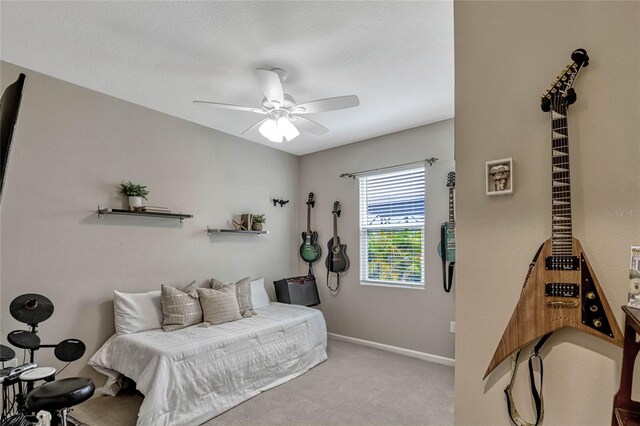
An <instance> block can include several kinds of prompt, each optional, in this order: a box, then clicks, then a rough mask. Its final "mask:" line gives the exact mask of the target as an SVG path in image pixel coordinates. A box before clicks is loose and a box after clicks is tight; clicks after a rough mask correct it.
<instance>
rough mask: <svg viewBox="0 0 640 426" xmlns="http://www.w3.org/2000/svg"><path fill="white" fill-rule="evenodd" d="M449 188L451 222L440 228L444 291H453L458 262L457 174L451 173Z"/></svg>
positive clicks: (439, 250)
mask: <svg viewBox="0 0 640 426" xmlns="http://www.w3.org/2000/svg"><path fill="white" fill-rule="evenodd" d="M447 187H448V188H449V221H447V222H444V223H443V224H442V226H441V227H440V242H439V243H438V254H439V255H440V257H441V258H442V280H443V282H444V291H446V292H447V293H448V292H450V291H451V284H452V283H453V266H454V265H455V262H456V231H455V227H456V221H455V219H454V212H453V191H454V188H455V187H456V173H455V172H449V174H448V175H447ZM447 262H449V280H448V282H447V265H446V263H447Z"/></svg>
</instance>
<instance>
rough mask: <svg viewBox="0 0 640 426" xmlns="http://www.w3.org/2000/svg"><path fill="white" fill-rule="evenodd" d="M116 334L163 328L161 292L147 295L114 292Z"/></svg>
mask: <svg viewBox="0 0 640 426" xmlns="http://www.w3.org/2000/svg"><path fill="white" fill-rule="evenodd" d="M113 296H114V297H113V312H114V314H115V322H116V334H131V333H137V332H139V331H144V330H152V329H154V328H162V308H161V306H160V290H154V291H149V292H147V293H122V292H120V291H118V290H113Z"/></svg>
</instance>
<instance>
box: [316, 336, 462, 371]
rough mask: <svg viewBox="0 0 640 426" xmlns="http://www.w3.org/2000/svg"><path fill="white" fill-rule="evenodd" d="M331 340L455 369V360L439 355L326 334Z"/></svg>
mask: <svg viewBox="0 0 640 426" xmlns="http://www.w3.org/2000/svg"><path fill="white" fill-rule="evenodd" d="M327 336H329V337H330V338H332V339H335V340H342V341H343V342H349V343H355V344H356V345H362V346H368V347H370V348H376V349H382V350H383V351H388V352H393V353H396V354H400V355H405V356H408V357H411V358H418V359H421V360H424V361H430V362H435V363H436V364H442V365H448V366H449V367H455V365H456V360H455V359H453V358H447V357H444V356H440V355H433V354H428V353H426V352H418V351H414V350H412V349H405V348H399V347H398V346H391V345H385V344H384V343H378V342H372V341H370V340H363V339H357V338H355V337H349V336H343V335H341V334H335V333H327Z"/></svg>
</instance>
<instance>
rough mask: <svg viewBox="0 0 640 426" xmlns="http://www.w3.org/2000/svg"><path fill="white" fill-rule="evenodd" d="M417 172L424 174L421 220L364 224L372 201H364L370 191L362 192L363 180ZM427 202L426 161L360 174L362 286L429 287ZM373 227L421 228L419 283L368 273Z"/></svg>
mask: <svg viewBox="0 0 640 426" xmlns="http://www.w3.org/2000/svg"><path fill="white" fill-rule="evenodd" d="M412 170H414V171H416V172H417V173H422V174H423V179H424V182H423V184H422V185H423V192H422V205H423V212H424V213H423V216H422V223H415V224H411V223H405V224H402V223H397V224H385V225H382V224H381V225H372V224H369V225H363V219H364V218H365V217H367V216H364V217H363V210H362V209H363V205H364V203H365V202H366V203H367V207H366V211H367V212H368V209H369V206H370V205H371V204H369V201H368V199H367V200H364V201H363V195H364V196H367V195H369V192H367V193H363V186H362V185H363V184H362V179H368V178H371V177H382V176H384V175H390V176H395V175H401V174H403V173H405V174H406V173H407V172H410V171H412ZM390 194H392V195H393V194H396V196H398V195H399V196H402V194H401V193H399V192H398V191H396V192H390ZM426 202H427V168H426V164H425V163H416V164H410V165H407V166H404V167H402V168H389V169H381V170H376V171H375V172H370V173H367V174H363V175H360V176H358V206H359V208H358V237H359V248H360V253H359V254H360V256H359V259H358V260H359V262H360V264H359V269H360V270H359V274H360V285H365V286H374V287H392V288H407V289H414V290H424V289H425V287H426V259H425V256H426V233H427V226H426V225H427V215H426V211H427V209H426ZM370 229H382V230H384V229H388V230H397V231H402V230H420V231H421V244H420V251H421V253H420V268H421V273H420V277H421V280H420V282H409V281H399V280H398V281H396V280H387V279H383V280H378V279H373V278H370V277H369V276H368V270H369V263H370V260H369V241H370V237H369V236H368V235H367V231H368V230H370Z"/></svg>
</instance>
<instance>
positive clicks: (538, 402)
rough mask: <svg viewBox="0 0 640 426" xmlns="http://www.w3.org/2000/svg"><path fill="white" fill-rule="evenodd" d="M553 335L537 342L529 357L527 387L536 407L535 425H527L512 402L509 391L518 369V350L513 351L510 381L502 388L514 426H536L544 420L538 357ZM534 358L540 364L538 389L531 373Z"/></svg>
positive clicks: (548, 335)
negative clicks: (529, 388)
mask: <svg viewBox="0 0 640 426" xmlns="http://www.w3.org/2000/svg"><path fill="white" fill-rule="evenodd" d="M551 334H553V332H551V333H548V334H545V335H544V336H543V337H542V339H540V340H539V341H538V343H537V344H536V346H535V347H534V348H533V353H532V354H531V356H530V357H529V385H530V386H531V395H532V396H533V402H534V404H535V407H536V420H535V423H529V422H528V421H526V420H525V419H523V418H522V416H521V415H520V413H518V409H517V408H516V404H515V402H514V401H513V397H512V395H511V389H513V382H514V381H515V377H516V370H517V369H518V358H519V356H520V349H518V350H517V351H515V352H514V353H513V354H512V355H511V381H510V382H509V384H508V385H507V387H506V388H504V393H505V395H506V397H507V411H508V412H509V417H510V418H511V421H512V422H513V424H515V425H516V426H538V425H539V424H540V423H542V420H543V419H544V398H543V397H542V376H543V371H544V370H543V365H542V358H541V357H540V349H541V348H542V345H544V343H545V342H546V341H547V339H548V338H549V337H550V336H551ZM534 358H536V359H537V360H538V362H539V364H540V389H538V387H537V386H536V381H535V377H534V371H533V360H534Z"/></svg>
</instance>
